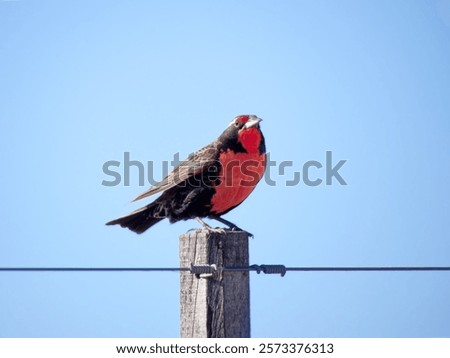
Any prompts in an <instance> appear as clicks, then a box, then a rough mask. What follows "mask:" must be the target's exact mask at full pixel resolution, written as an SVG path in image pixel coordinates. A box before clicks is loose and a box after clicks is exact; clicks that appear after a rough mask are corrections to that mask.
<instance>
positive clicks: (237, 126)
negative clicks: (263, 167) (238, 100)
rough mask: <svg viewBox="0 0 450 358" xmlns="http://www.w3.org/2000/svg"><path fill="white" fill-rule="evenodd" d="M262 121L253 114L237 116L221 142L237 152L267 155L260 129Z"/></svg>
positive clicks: (221, 137)
mask: <svg viewBox="0 0 450 358" xmlns="http://www.w3.org/2000/svg"><path fill="white" fill-rule="evenodd" d="M261 121H262V119H261V118H258V117H257V116H255V115H253V114H246V115H240V116H237V117H235V118H234V119H233V120H232V121H231V122H230V124H229V125H228V127H227V129H225V131H224V132H223V133H222V135H221V136H220V137H219V140H220V141H221V142H222V143H223V144H226V145H227V146H230V147H231V148H232V149H235V151H244V150H245V151H246V152H248V153H258V152H259V153H265V151H266V147H265V142H264V136H263V134H262V132H261V129H260V127H259V123H260V122H261ZM233 147H235V148H233Z"/></svg>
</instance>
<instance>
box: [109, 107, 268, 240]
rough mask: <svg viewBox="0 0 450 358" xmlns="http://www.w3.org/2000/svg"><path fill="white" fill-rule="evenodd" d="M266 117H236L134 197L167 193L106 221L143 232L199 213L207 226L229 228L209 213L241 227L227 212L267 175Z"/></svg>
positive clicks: (239, 202)
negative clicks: (263, 124) (208, 221)
mask: <svg viewBox="0 0 450 358" xmlns="http://www.w3.org/2000/svg"><path fill="white" fill-rule="evenodd" d="M261 121H262V119H261V118H259V117H257V116H256V115H248V114H247V115H239V116H237V117H235V118H234V119H233V120H232V121H231V122H230V123H229V125H228V126H227V128H226V129H225V130H224V131H223V133H222V134H221V135H220V136H219V137H218V138H217V139H216V140H215V141H213V142H212V143H210V144H208V145H207V146H205V147H203V148H201V149H200V150H198V151H196V152H194V153H193V154H191V155H190V156H188V158H187V159H185V160H183V161H182V162H180V164H179V165H178V166H176V167H175V168H174V169H173V171H172V172H170V173H169V174H168V175H167V176H166V177H165V178H164V179H163V180H161V181H160V182H158V183H157V184H155V185H154V186H152V187H151V188H150V189H148V190H147V191H145V192H144V193H142V194H141V195H139V196H137V197H136V198H135V199H134V200H133V202H134V201H137V200H141V199H144V198H147V197H149V196H151V195H154V194H158V193H161V195H160V196H159V197H158V198H157V199H156V200H154V201H153V202H151V203H150V204H148V205H146V206H144V207H142V208H140V209H137V210H135V211H133V212H132V213H130V214H128V215H125V216H122V217H119V218H118V219H115V220H112V221H109V222H107V223H106V225H120V226H121V227H123V228H128V229H129V230H131V231H134V232H135V233H137V234H142V233H143V232H145V231H146V230H148V229H149V228H150V227H152V226H153V225H155V224H156V223H158V222H160V221H161V220H163V219H168V220H169V222H170V223H175V222H177V221H181V220H189V219H196V220H197V221H198V222H199V223H200V224H201V225H202V227H203V229H206V230H209V231H220V232H224V231H225V229H223V228H213V227H211V226H210V225H208V224H206V223H205V222H204V221H203V220H202V219H203V218H209V219H214V220H217V221H219V222H221V223H222V224H225V225H226V226H228V230H239V231H241V230H242V229H240V228H239V227H238V226H237V225H235V224H233V223H232V222H230V221H228V220H226V219H224V218H222V215H224V214H226V213H228V212H229V211H230V210H232V209H234V208H235V207H237V206H238V205H240V204H241V203H242V202H243V201H244V200H245V199H246V198H247V197H248V196H249V195H250V193H251V192H252V191H253V189H255V187H256V185H257V184H258V182H259V181H260V180H261V178H262V177H263V175H264V172H265V169H266V159H267V158H266V144H265V139H264V136H263V134H262V132H261V128H260V122H261Z"/></svg>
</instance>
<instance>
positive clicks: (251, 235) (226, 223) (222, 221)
mask: <svg viewBox="0 0 450 358" xmlns="http://www.w3.org/2000/svg"><path fill="white" fill-rule="evenodd" d="M211 218H212V219H214V220H217V221H220V222H221V223H222V224H225V225H227V226H228V227H229V228H230V229H231V230H232V231H245V230H242V229H241V228H240V227H238V226H237V225H235V224H233V223H232V222H231V221H228V220H225V219H224V218H221V217H220V216H212V217H211ZM245 232H246V233H247V234H248V235H249V236H250V237H253V234H251V233H249V232H248V231H245Z"/></svg>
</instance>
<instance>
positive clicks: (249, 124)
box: [244, 116, 262, 129]
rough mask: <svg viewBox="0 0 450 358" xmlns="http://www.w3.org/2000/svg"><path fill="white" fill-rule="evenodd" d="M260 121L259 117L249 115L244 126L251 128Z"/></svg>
mask: <svg viewBox="0 0 450 358" xmlns="http://www.w3.org/2000/svg"><path fill="white" fill-rule="evenodd" d="M261 121H262V119H261V118H258V117H256V116H250V118H249V119H248V121H247V123H245V125H244V128H245V129H248V128H251V127H253V126H256V125H257V124H258V123H259V122H261Z"/></svg>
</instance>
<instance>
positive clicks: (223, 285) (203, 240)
mask: <svg viewBox="0 0 450 358" xmlns="http://www.w3.org/2000/svg"><path fill="white" fill-rule="evenodd" d="M191 264H193V265H205V264H208V265H211V264H215V265H216V266H217V271H216V272H215V273H214V274H213V275H211V276H210V277H197V276H196V275H195V274H192V273H190V272H189V271H184V272H183V271H182V272H181V274H180V285H181V287H180V300H181V302H180V303H181V304H180V306H181V337H182V338H189V337H191V338H192V337H196V338H247V337H250V285H249V283H250V282H249V272H248V271H222V270H221V268H222V267H236V266H248V265H249V255H248V233H247V232H244V231H227V232H226V233H224V234H221V233H213V232H210V231H205V230H203V231H193V232H189V233H186V234H183V235H180V267H190V266H191ZM202 276H204V275H202Z"/></svg>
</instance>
